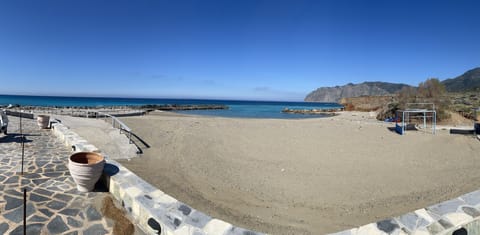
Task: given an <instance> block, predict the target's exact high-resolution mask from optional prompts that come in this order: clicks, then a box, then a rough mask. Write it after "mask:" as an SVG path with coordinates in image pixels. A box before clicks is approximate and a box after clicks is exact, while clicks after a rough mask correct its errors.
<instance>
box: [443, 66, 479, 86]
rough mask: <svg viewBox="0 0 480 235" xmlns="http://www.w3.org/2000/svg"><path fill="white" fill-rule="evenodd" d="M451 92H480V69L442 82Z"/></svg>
mask: <svg viewBox="0 0 480 235" xmlns="http://www.w3.org/2000/svg"><path fill="white" fill-rule="evenodd" d="M442 83H443V84H444V85H445V88H446V89H447V91H449V92H464V91H478V90H480V67H479V68H474V69H472V70H469V71H467V72H465V73H464V74H462V75H460V76H458V77H456V78H451V79H447V80H445V81H443V82H442Z"/></svg>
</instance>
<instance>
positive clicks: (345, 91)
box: [305, 82, 408, 102]
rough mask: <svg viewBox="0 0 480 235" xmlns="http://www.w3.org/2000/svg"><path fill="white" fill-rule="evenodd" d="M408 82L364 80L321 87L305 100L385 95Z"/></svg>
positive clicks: (334, 100) (397, 89) (331, 99)
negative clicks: (357, 82) (356, 82)
mask: <svg viewBox="0 0 480 235" xmlns="http://www.w3.org/2000/svg"><path fill="white" fill-rule="evenodd" d="M403 87H408V85H406V84H396V83H388V82H364V83H360V84H351V83H350V84H347V85H344V86H336V87H321V88H318V89H317V90H315V91H312V92H310V94H308V95H307V97H305V101H311V102H312V101H316V102H339V101H340V100H341V99H342V98H349V97H359V96H385V95H390V94H393V93H396V92H398V91H400V90H401V89H402V88H403Z"/></svg>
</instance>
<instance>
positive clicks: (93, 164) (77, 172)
mask: <svg viewBox="0 0 480 235" xmlns="http://www.w3.org/2000/svg"><path fill="white" fill-rule="evenodd" d="M104 165H105V159H104V157H103V156H102V155H100V154H98V153H94V152H78V153H74V154H72V155H71V156H70V158H69V159H68V170H69V171H70V175H71V176H72V177H73V181H75V183H76V184H77V189H78V191H80V192H90V191H92V190H93V189H94V187H95V184H96V183H97V181H98V180H99V179H100V176H101V175H102V172H103V167H104Z"/></svg>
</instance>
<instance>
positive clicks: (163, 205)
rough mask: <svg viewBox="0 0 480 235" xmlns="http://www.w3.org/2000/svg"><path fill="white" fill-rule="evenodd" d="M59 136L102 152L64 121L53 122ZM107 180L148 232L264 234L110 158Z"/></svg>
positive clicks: (167, 234)
mask: <svg viewBox="0 0 480 235" xmlns="http://www.w3.org/2000/svg"><path fill="white" fill-rule="evenodd" d="M51 127H52V129H53V132H54V133H55V135H56V136H57V137H58V138H60V139H61V140H63V141H64V143H65V144H66V145H67V146H69V147H71V148H72V150H74V151H93V152H100V151H99V149H97V148H96V147H95V146H93V145H92V144H89V143H88V142H87V141H86V140H85V139H83V138H81V137H80V136H79V135H78V134H76V133H75V132H73V131H71V130H70V129H69V128H68V127H66V126H64V125H63V124H61V123H52V124H51ZM105 158H106V159H107V164H106V167H105V171H104V175H103V179H102V180H104V181H105V183H106V185H107V187H108V189H109V191H110V193H111V194H112V195H113V196H114V197H115V198H116V199H117V200H118V201H120V202H122V205H123V206H124V207H125V209H126V210H127V211H128V212H129V213H130V215H131V216H132V217H133V218H134V220H135V221H134V222H135V223H136V224H137V225H138V226H139V227H140V228H141V229H142V230H143V231H144V232H145V233H147V234H162V235H164V234H165V235H172V234H181V235H217V234H218V235H245V234H248V235H260V234H262V233H258V232H254V231H250V230H246V229H243V228H239V227H235V226H233V225H232V224H230V223H227V222H225V221H222V220H219V219H215V218H212V217H210V216H208V215H206V214H204V213H202V212H200V211H197V210H195V209H193V208H192V207H190V206H188V205H186V204H184V203H182V202H180V201H178V200H177V199H175V198H173V197H171V196H169V195H168V194H165V193H164V192H162V191H160V190H159V189H157V188H155V187H153V186H152V185H150V184H149V183H147V182H146V181H144V180H143V179H141V178H140V177H138V176H137V175H135V174H134V173H133V172H131V171H130V170H128V169H127V168H125V167H123V166H122V165H121V164H120V163H118V162H116V161H113V160H109V159H108V156H105Z"/></svg>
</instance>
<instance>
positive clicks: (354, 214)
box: [121, 112, 480, 234]
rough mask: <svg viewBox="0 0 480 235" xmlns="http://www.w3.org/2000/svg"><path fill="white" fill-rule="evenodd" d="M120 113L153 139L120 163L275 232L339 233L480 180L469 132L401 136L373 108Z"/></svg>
mask: <svg viewBox="0 0 480 235" xmlns="http://www.w3.org/2000/svg"><path fill="white" fill-rule="evenodd" d="M122 120H123V121H124V122H125V123H126V124H127V125H128V126H129V127H130V128H132V129H133V130H134V132H135V133H136V134H137V135H138V136H140V137H142V138H143V139H144V140H145V141H146V142H148V143H149V144H150V145H151V148H149V149H145V153H144V154H143V155H142V156H141V157H139V158H134V159H131V160H129V161H127V160H121V163H122V164H124V165H125V166H126V167H128V168H129V169H131V170H132V171H134V172H135V173H136V174H138V175H139V176H140V177H142V178H144V179H145V180H146V181H148V182H150V183H151V184H153V185H155V186H157V187H158V188H159V189H160V190H162V191H164V192H166V193H168V194H170V195H172V196H174V197H175V198H177V199H178V200H181V201H183V202H185V203H187V204H189V205H191V206H193V207H194V208H196V209H198V210H201V211H203V212H205V213H207V214H209V215H211V216H213V217H217V218H220V219H222V220H226V221H228V222H230V223H233V224H235V225H237V226H241V227H246V228H249V229H253V230H257V231H261V232H267V233H271V234H324V233H329V232H336V231H341V230H344V229H348V228H351V227H354V226H359V225H363V224H366V223H370V222H374V221H377V220H380V219H383V218H387V217H391V216H397V215H401V214H403V213H406V212H409V211H413V210H415V209H418V208H421V207H424V206H427V205H431V204H434V203H437V202H440V201H443V200H447V199H450V198H453V197H456V196H459V195H461V194H463V193H466V192H470V191H473V190H477V189H478V188H479V187H480V181H479V179H480V171H478V169H479V167H480V161H479V159H480V155H479V154H478V153H479V151H480V142H479V141H478V140H477V139H475V138H474V137H473V136H463V135H450V134H448V131H446V130H440V131H438V132H437V135H432V134H428V133H423V132H420V131H417V132H415V131H411V132H407V135H405V136H400V135H397V134H396V133H394V132H391V131H389V130H388V127H392V126H393V125H392V124H387V123H382V122H378V121H375V120H374V119H373V118H372V117H370V116H369V114H368V113H356V112H344V113H342V114H340V115H339V116H335V117H329V118H320V119H306V120H271V119H230V118H216V117H201V116H184V115H177V114H172V113H166V112H154V113H152V114H150V115H147V116H142V117H128V118H122Z"/></svg>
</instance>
